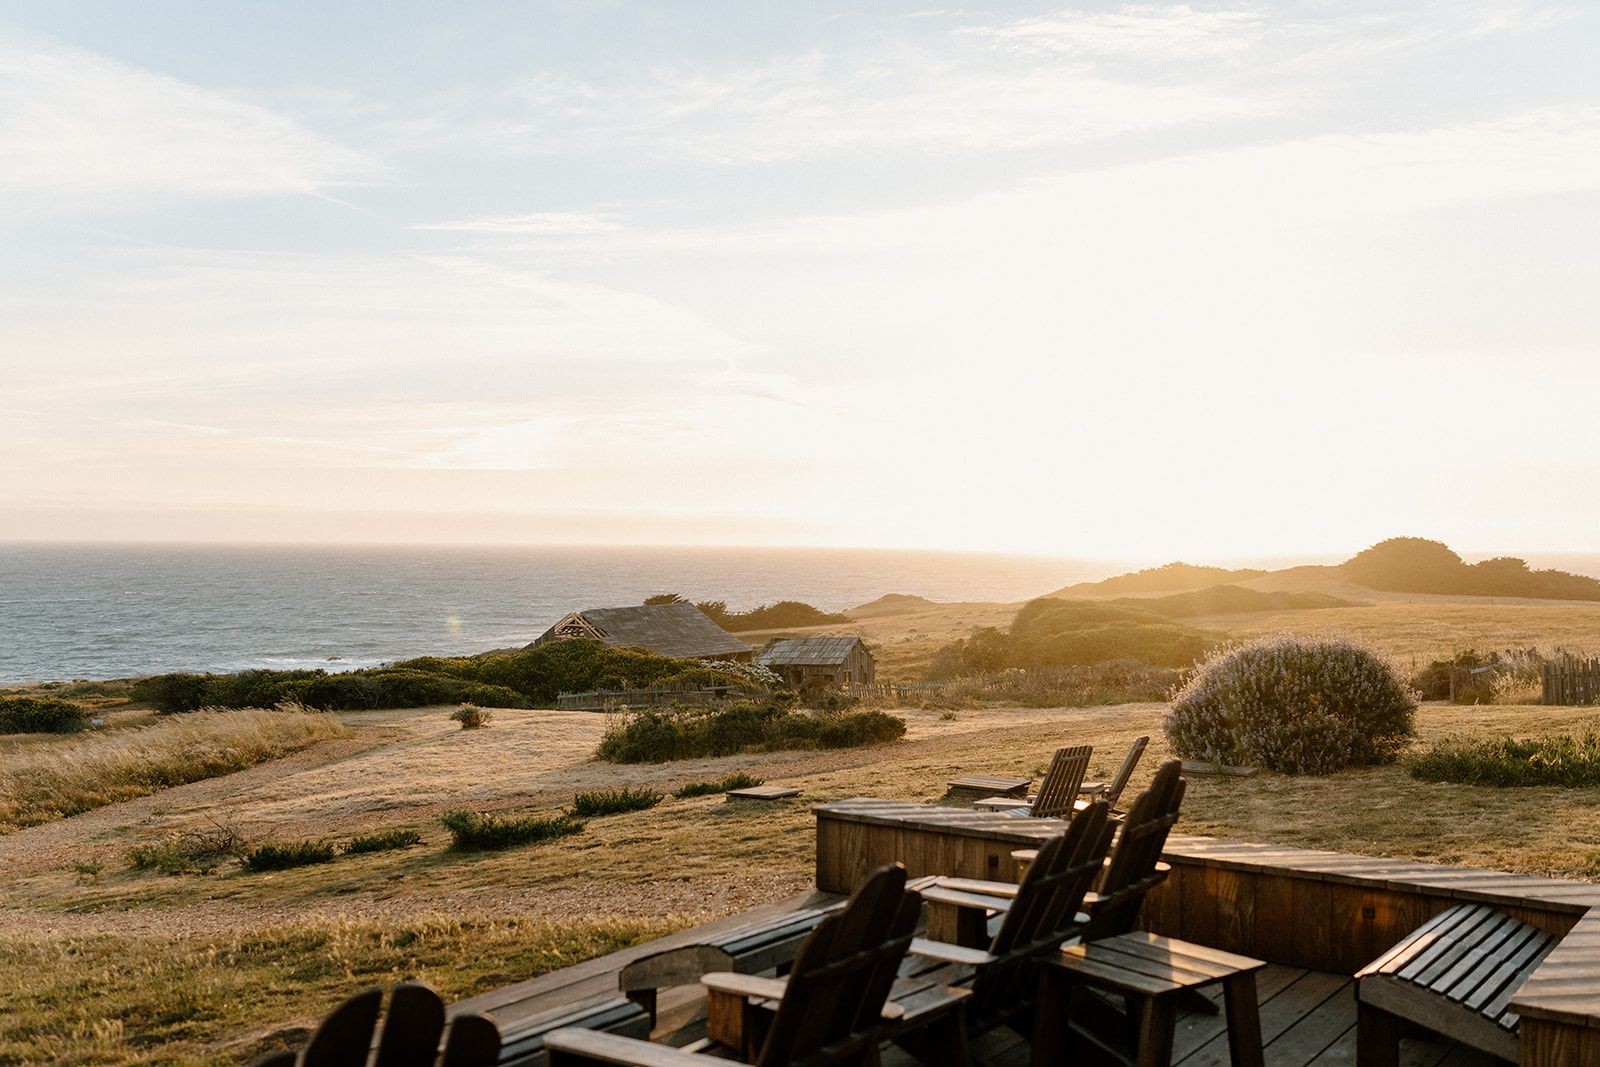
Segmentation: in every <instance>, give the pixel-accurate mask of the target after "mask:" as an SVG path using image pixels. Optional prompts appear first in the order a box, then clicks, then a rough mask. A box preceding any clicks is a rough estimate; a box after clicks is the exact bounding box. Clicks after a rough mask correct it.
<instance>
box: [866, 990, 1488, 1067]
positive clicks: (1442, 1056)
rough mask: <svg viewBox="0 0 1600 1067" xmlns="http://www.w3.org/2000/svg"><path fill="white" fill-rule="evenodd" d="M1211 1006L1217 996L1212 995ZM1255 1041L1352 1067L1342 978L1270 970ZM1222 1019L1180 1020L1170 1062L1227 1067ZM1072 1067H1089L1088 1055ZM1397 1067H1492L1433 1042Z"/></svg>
mask: <svg viewBox="0 0 1600 1067" xmlns="http://www.w3.org/2000/svg"><path fill="white" fill-rule="evenodd" d="M1210 996H1211V999H1213V1000H1217V999H1218V997H1219V996H1220V994H1218V993H1211V994H1210ZM1258 998H1259V1000H1260V1002H1261V1039H1262V1041H1263V1042H1264V1043H1265V1045H1266V1050H1265V1051H1266V1063H1267V1067H1353V1065H1354V1064H1355V1062H1356V1044H1355V1042H1356V1031H1355V1026H1356V1002H1355V992H1354V986H1353V985H1352V983H1351V980H1350V978H1349V976H1348V975H1337V974H1329V973H1326V972H1323V971H1307V970H1302V969H1300V968H1297V967H1283V966H1279V965H1276V964H1273V965H1270V966H1268V967H1267V968H1266V969H1265V970H1264V971H1262V972H1261V973H1260V975H1259V976H1258ZM1223 1025H1224V1023H1223V1017H1222V1015H1221V1014H1217V1015H1203V1014H1201V1013H1199V1012H1190V1013H1186V1014H1184V1015H1182V1016H1180V1017H1179V1019H1178V1032H1177V1039H1176V1041H1175V1043H1174V1046H1173V1057H1172V1062H1173V1064H1175V1065H1178V1067H1226V1065H1227V1064H1228V1062H1229V1061H1228V1043H1227V1038H1226V1037H1225V1036H1224V1034H1223ZM976 1049H977V1051H978V1052H979V1053H980V1054H981V1055H982V1056H983V1057H984V1059H986V1060H987V1061H988V1062H989V1064H990V1065H991V1067H1028V1045H1027V1043H1026V1042H1025V1041H1023V1040H1022V1039H1021V1038H1020V1037H1018V1036H1017V1035H1015V1034H1013V1033H1011V1032H1010V1031H1000V1032H998V1033H995V1034H991V1035H989V1036H988V1037H986V1038H984V1039H983V1040H980V1041H979V1042H977V1044H976ZM914 1062H915V1061H913V1060H912V1059H911V1058H910V1057H908V1056H904V1055H903V1054H899V1053H895V1054H891V1055H887V1056H885V1057H884V1067H912V1064H913V1063H914ZM1073 1062H1074V1064H1075V1065H1076V1064H1084V1065H1089V1064H1093V1063H1095V1062H1096V1061H1095V1060H1094V1059H1092V1058H1090V1056H1089V1055H1088V1054H1085V1055H1084V1056H1083V1058H1081V1059H1075V1060H1074V1061H1073ZM1400 1062H1401V1067H1492V1065H1493V1063H1494V1061H1493V1060H1492V1059H1491V1058H1490V1057H1488V1056H1485V1055H1483V1054H1482V1053H1480V1052H1477V1051H1476V1050H1474V1049H1469V1048H1464V1047H1462V1046H1459V1045H1453V1044H1441V1043H1437V1042H1424V1041H1407V1042H1405V1043H1404V1045H1403V1046H1402V1052H1401V1061H1400Z"/></svg>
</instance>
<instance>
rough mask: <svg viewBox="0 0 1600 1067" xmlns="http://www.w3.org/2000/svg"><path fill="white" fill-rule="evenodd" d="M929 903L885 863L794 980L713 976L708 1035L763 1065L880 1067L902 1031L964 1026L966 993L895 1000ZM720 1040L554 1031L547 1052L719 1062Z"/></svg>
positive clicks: (600, 1060)
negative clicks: (687, 1041) (891, 1001)
mask: <svg viewBox="0 0 1600 1067" xmlns="http://www.w3.org/2000/svg"><path fill="white" fill-rule="evenodd" d="M921 910H922V900H921V898H920V897H919V896H918V895H917V894H916V893H915V892H914V891H911V890H908V889H906V872H905V869H904V868H903V867H901V866H900V865H899V864H895V865H893V866H889V867H880V868H879V869H878V870H876V871H874V872H872V874H870V875H868V876H867V879H866V881H864V882H863V883H862V884H861V886H860V887H859V888H857V890H856V891H855V893H854V894H853V895H852V896H851V899H850V903H849V904H848V905H846V907H845V909H844V910H843V911H841V912H839V913H838V914H836V915H830V916H828V917H827V918H825V919H823V920H822V922H821V923H819V924H818V925H817V928H816V930H815V931H814V932H813V933H812V934H811V936H810V937H809V938H807V939H806V942H805V944H803V945H802V946H801V947H800V954H799V955H798V956H796V957H795V961H794V967H793V969H792V970H791V971H790V972H789V975H788V977H787V978H783V979H777V978H760V977H756V976H755V975H748V974H733V973H718V974H708V975H705V976H703V977H702V978H701V982H702V984H704V985H705V987H706V991H707V994H708V997H707V1031H708V1033H710V1034H711V1037H712V1038H714V1039H715V1043H717V1044H720V1045H722V1046H723V1047H724V1048H726V1049H728V1050H729V1051H730V1052H732V1053H733V1054H734V1055H736V1056H738V1057H739V1058H740V1059H741V1060H742V1061H743V1062H746V1063H752V1064H755V1065H757V1067H832V1065H835V1064H841V1065H843V1064H848V1065H849V1067H874V1065H876V1064H877V1062H878V1045H879V1043H880V1042H881V1041H882V1040H885V1039H886V1038H888V1037H891V1036H893V1034H894V1033H895V1032H896V1031H897V1030H899V1029H901V1028H904V1027H909V1026H916V1025H921V1024H923V1023H924V1022H926V1023H928V1024H930V1025H933V1026H934V1027H935V1029H938V1030H941V1031H943V1030H944V1029H945V1028H948V1027H955V1026H959V1020H960V1015H959V1011H958V1009H959V1008H960V1005H961V1002H962V1001H963V1000H964V999H965V998H966V994H965V993H964V992H962V991H957V990H950V989H942V988H931V989H929V990H927V991H926V993H927V995H926V996H924V997H923V998H922V999H921V1000H920V1001H918V1002H916V1003H915V1004H911V1005H905V1004H902V1005H898V1006H893V1007H891V1006H888V1005H887V1003H886V1002H887V1000H888V997H889V991H890V988H891V986H892V985H893V984H894V981H895V976H896V973H897V971H898V970H899V967H900V964H901V962H902V961H903V960H904V959H905V955H906V950H907V949H908V948H909V947H910V945H911V939H912V935H913V933H914V932H915V930H916V925H917V918H918V916H919V914H920V912H921ZM951 1040H952V1039H947V1040H946V1041H945V1045H946V1047H948V1046H949V1045H950V1044H951ZM710 1043H711V1039H708V1041H707V1042H704V1043H699V1044H697V1045H691V1046H689V1047H687V1048H681V1049H680V1048H672V1047H670V1046H666V1045H656V1044H652V1043H651V1042H648V1041H640V1040H638V1039H636V1038H629V1037H622V1036H619V1035H616V1034H605V1033H597V1032H595V1031H593V1030H577V1029H569V1030H557V1031H555V1032H554V1033H551V1034H549V1035H547V1036H546V1038H545V1049H546V1051H547V1052H548V1054H549V1057H550V1059H549V1064H550V1067H576V1065H580V1064H581V1065H593V1064H624V1065H627V1064H633V1065H638V1067H710V1065H712V1064H714V1063H716V1062H717V1059H716V1058H715V1057H711V1056H709V1055H707V1054H706V1051H705V1050H706V1049H707V1048H708V1047H709V1045H710ZM960 1052H961V1056H960V1059H959V1060H947V1061H946V1062H947V1063H948V1064H950V1067H959V1064H962V1063H964V1062H965V1052H964V1046H963V1047H962V1049H961V1050H960Z"/></svg>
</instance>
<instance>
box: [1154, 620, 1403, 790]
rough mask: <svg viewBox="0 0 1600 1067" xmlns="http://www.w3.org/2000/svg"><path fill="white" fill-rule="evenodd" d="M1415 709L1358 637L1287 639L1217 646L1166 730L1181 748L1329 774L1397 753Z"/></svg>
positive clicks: (1181, 695) (1203, 755) (1196, 754)
mask: <svg viewBox="0 0 1600 1067" xmlns="http://www.w3.org/2000/svg"><path fill="white" fill-rule="evenodd" d="M1416 707H1417V702H1416V695H1415V694H1414V693H1412V692H1411V691H1410V690H1409V689H1408V688H1407V687H1406V686H1405V684H1404V683H1403V682H1401V681H1400V679H1399V677H1398V676H1397V675H1396V674H1395V672H1394V670H1393V669H1392V668H1391V667H1390V666H1389V665H1388V664H1387V663H1385V662H1384V661H1383V660H1381V659H1379V658H1378V657H1377V656H1376V655H1374V654H1373V653H1372V652H1369V651H1368V650H1366V649H1364V648H1361V647H1360V646H1359V645H1355V644H1352V643H1351V642H1349V641H1344V640H1300V639H1295V638H1289V637H1279V638H1269V639H1265V640H1260V641H1252V642H1250V643H1249V644H1246V645H1242V646H1240V647H1238V648H1233V649H1229V650H1226V651H1222V652H1218V653H1214V654H1213V655H1212V656H1211V657H1210V658H1208V659H1207V660H1206V661H1205V663H1203V664H1202V665H1201V666H1200V668H1199V670H1197V671H1196V672H1195V675H1194V677H1193V678H1191V679H1190V680H1189V683H1188V684H1187V685H1185V686H1184V687H1183V688H1182V689H1181V690H1179V692H1178V694H1177V696H1176V698H1175V699H1174V701H1173V705H1172V711H1171V713H1170V714H1169V715H1168V716H1167V724H1166V729H1167V738H1168V740H1169V741H1170V742H1171V744H1172V750H1173V751H1174V752H1176V753H1177V754H1178V755H1180V756H1185V757H1191V758H1197V759H1214V760H1220V761H1221V762H1223V763H1230V764H1253V765H1258V766H1262V767H1266V768H1268V769H1269V770H1274V771H1281V772H1283V773H1284V774H1327V773H1329V772H1331V771H1336V770H1340V769H1342V768H1344V767H1354V766H1361V765H1366V764H1374V763H1386V762H1388V761H1390V760H1392V759H1394V757H1395V756H1396V755H1397V754H1398V753H1399V751H1400V749H1401V748H1402V747H1404V745H1405V743H1406V741H1407V740H1408V739H1409V738H1410V737H1411V736H1412V733H1413V727H1412V716H1413V714H1414V713H1415V711H1416Z"/></svg>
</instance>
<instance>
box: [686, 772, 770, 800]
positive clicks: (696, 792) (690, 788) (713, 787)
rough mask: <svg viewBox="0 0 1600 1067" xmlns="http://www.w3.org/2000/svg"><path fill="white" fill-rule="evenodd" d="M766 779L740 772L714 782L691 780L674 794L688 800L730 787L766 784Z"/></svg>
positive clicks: (737, 787)
mask: <svg viewBox="0 0 1600 1067" xmlns="http://www.w3.org/2000/svg"><path fill="white" fill-rule="evenodd" d="M766 781H767V780H766V779H765V778H757V777H756V776H755V775H753V774H745V773H743V772H740V773H738V774H730V775H727V776H725V777H722V778H718V779H717V780H716V781H714V782H690V783H689V784H688V785H686V786H684V787H683V788H682V789H679V790H678V791H677V792H675V793H673V794H672V795H673V796H675V797H677V798H678V799H679V800H688V799H689V798H690V797H708V796H711V795H712V794H714V793H726V792H727V791H728V790H730V789H749V788H751V787H752V786H758V785H764V784H765V783H766Z"/></svg>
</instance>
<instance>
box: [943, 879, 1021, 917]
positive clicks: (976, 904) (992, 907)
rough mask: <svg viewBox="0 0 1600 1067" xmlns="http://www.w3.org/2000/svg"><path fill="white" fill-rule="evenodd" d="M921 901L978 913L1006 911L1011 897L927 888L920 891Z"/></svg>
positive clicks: (1009, 905)
mask: <svg viewBox="0 0 1600 1067" xmlns="http://www.w3.org/2000/svg"><path fill="white" fill-rule="evenodd" d="M922 899H923V901H924V903H928V904H946V905H949V906H950V907H953V908H972V909H974V910H979V911H1007V910H1009V909H1010V907H1011V897H1009V896H1007V897H1002V896H996V895H994V894H990V893H969V892H965V891H963V890H960V889H949V888H946V887H945V886H937V885H935V886H929V887H928V888H927V889H924V890H923V891H922Z"/></svg>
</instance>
